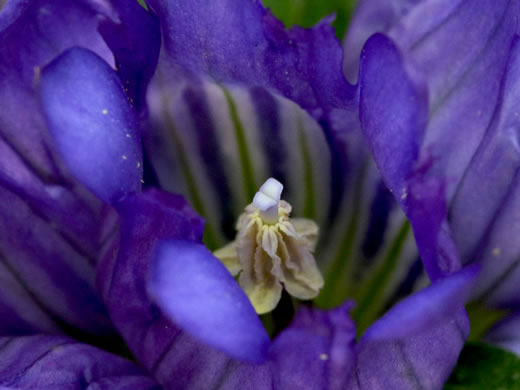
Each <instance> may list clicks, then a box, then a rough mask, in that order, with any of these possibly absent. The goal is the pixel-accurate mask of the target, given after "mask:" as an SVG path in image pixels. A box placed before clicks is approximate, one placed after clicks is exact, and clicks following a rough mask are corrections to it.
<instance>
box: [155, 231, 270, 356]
mask: <svg viewBox="0 0 520 390" xmlns="http://www.w3.org/2000/svg"><path fill="white" fill-rule="evenodd" d="M148 291H149V293H150V295H151V296H152V299H153V300H154V301H155V302H156V303H157V305H158V306H159V308H160V309H161V310H162V311H163V312H164V313H165V315H167V316H168V317H169V318H170V319H171V320H172V322H174V323H175V324H176V325H178V326H179V327H181V328H182V329H184V330H185V331H186V332H188V333H189V334H191V335H192V336H193V337H195V338H197V339H200V340H202V341H203V342H205V343H207V344H209V345H213V346H214V347H216V348H219V349H222V350H224V351H226V352H228V353H229V354H231V355H233V356H235V357H237V358H239V359H242V360H253V361H261V360H263V359H264V356H265V354H266V352H267V346H268V345H269V338H268V336H267V333H266V332H265V329H264V327H263V325H262V323H261V322H260V319H259V318H258V316H257V315H256V312H255V310H254V309H253V307H252V306H251V304H250V303H249V300H248V298H247V297H246V295H245V294H244V293H243V292H242V290H241V289H240V287H239V286H238V284H237V282H236V281H235V280H234V279H233V277H232V276H231V274H230V273H229V272H228V271H227V270H226V268H225V267H224V266H223V265H222V263H221V262H220V261H219V260H218V259H217V258H216V257H214V256H213V255H212V254H211V252H210V251H209V250H208V249H207V248H206V247H204V246H203V245H202V244H198V243H194V242H189V241H166V242H165V243H163V244H161V246H160V247H159V249H158V254H157V258H156V261H155V263H154V265H153V267H152V279H151V282H150V283H149V285H148Z"/></svg>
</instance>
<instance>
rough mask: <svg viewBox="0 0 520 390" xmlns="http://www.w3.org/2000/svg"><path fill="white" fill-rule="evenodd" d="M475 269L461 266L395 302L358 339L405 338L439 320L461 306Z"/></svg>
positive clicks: (468, 293)
mask: <svg viewBox="0 0 520 390" xmlns="http://www.w3.org/2000/svg"><path fill="white" fill-rule="evenodd" d="M479 272H480V269H479V268H478V267H470V268H466V269H463V270H462V271H459V272H457V273H454V274H452V275H450V276H447V277H446V278H444V279H439V280H438V281H436V282H435V283H434V284H433V285H431V286H430V287H427V288H425V289H424V290H421V291H419V292H417V293H415V294H413V295H411V296H410V297H408V298H406V299H405V300H403V301H401V302H399V303H398V304H396V305H395V306H394V307H392V309H391V310H390V311H388V312H387V313H386V314H385V315H384V316H383V317H382V318H380V319H379V320H378V321H376V322H375V323H374V324H373V325H372V326H371V327H370V328H369V329H368V330H367V331H366V332H365V333H364V335H363V337H362V342H368V341H377V340H387V339H394V340H395V339H406V338H407V337H408V336H411V335H413V334H415V333H420V332H421V331H423V330H424V329H425V328H428V327H430V326H432V325H434V324H436V323H438V322H443V321H444V320H445V319H446V318H448V317H449V315H450V314H453V313H457V311H459V310H461V309H463V308H464V304H465V303H466V301H467V300H468V298H469V296H470V294H471V289H472V287H473V285H474V284H475V282H476V280H477V276H478V274H479Z"/></svg>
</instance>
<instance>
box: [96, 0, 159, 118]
mask: <svg viewBox="0 0 520 390" xmlns="http://www.w3.org/2000/svg"><path fill="white" fill-rule="evenodd" d="M111 8H112V9H111V11H113V12H114V13H116V15H114V17H112V18H106V19H104V20H101V22H100V25H99V32H100V33H101V35H102V36H103V38H104V39H105V41H106V43H107V45H108V46H109V47H110V49H111V50H112V52H113V53H114V57H115V59H116V63H117V66H116V69H117V74H118V75H119V78H120V79H121V83H122V84H123V86H124V89H125V93H126V95H127V96H128V99H129V100H130V103H131V104H132V106H133V107H135V109H136V110H137V111H143V110H145V109H146V90H147V87H148V83H149V82H150V79H151V78H152V75H153V73H154V72H155V68H156V66H157V61H158V60H159V51H160V48H161V30H160V26H159V21H158V20H157V17H156V16H155V15H153V14H152V13H151V12H149V11H146V10H145V9H144V7H142V6H141V5H140V4H139V3H138V2H137V1H126V0H112V1H111Z"/></svg>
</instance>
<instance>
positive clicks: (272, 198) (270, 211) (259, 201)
mask: <svg viewBox="0 0 520 390" xmlns="http://www.w3.org/2000/svg"><path fill="white" fill-rule="evenodd" d="M282 191H283V184H282V183H280V182H279V181H278V180H276V179H273V178H272V177H271V178H269V179H267V180H266V182H265V183H264V184H263V185H262V187H260V189H259V190H258V192H257V193H256V194H255V197H254V198H253V205H254V206H255V207H256V208H257V209H258V210H259V211H260V217H261V218H262V220H263V221H264V222H265V223H267V224H270V225H272V224H274V223H276V222H278V206H279V204H280V198H281V195H282Z"/></svg>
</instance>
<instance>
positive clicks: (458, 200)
mask: <svg viewBox="0 0 520 390" xmlns="http://www.w3.org/2000/svg"><path fill="white" fill-rule="evenodd" d="M444 4H445V5H446V6H445V7H444V8H442V7H443V5H444ZM432 7H440V8H438V10H439V11H441V12H433V13H432V12H431V11H432ZM405 8H406V7H404V8H401V11H403V12H398V13H397V14H402V17H401V18H399V17H397V16H396V15H394V16H392V17H391V18H390V19H391V20H392V21H391V22H389V23H390V24H389V27H388V30H387V33H388V34H389V35H390V36H391V37H392V38H393V39H394V40H395V42H396V45H397V46H398V47H399V51H400V53H401V54H400V55H401V57H402V58H403V63H404V64H405V66H404V68H406V72H407V73H408V74H409V75H410V76H409V77H414V76H413V75H414V74H416V73H420V74H422V75H423V76H424V80H425V81H426V83H427V86H428V90H429V118H428V123H427V125H426V126H425V130H424V137H423V138H424V139H423V140H422V141H421V137H420V136H415V137H412V142H416V143H417V142H419V143H422V144H421V145H420V148H419V152H418V153H416V156H417V157H416V158H415V164H410V165H409V168H408V169H407V168H406V167H402V169H401V170H400V177H401V180H403V183H404V185H403V186H402V187H403V189H404V190H405V191H406V192H405V193H404V194H402V193H401V192H397V193H395V192H394V195H395V196H396V197H397V198H398V200H399V197H400V196H405V195H407V194H412V193H415V194H420V193H421V192H422V193H423V194H424V191H423V190H421V187H422V188H423V189H424V188H426V187H428V186H430V185H431V184H432V183H434V182H436V183H437V184H436V186H437V188H440V192H438V195H436V196H435V197H436V198H437V199H436V200H435V201H434V202H432V201H431V199H432V197H429V199H430V200H427V199H426V200H424V201H423V200H421V199H420V198H418V197H415V201H414V202H413V204H412V202H411V201H410V202H406V200H404V199H403V200H402V201H401V204H402V205H403V207H404V209H405V211H406V212H407V215H408V216H409V217H410V219H411V221H412V225H413V226H414V230H415V232H416V235H417V234H418V229H419V226H420V225H423V226H425V224H424V222H425V219H424V218H423V222H421V221H420V219H421V218H422V217H424V216H425V213H424V211H426V210H427V209H428V210H429V211H428V213H429V214H430V216H432V215H435V218H434V219H435V221H436V223H437V224H439V223H440V228H439V229H435V230H437V231H438V236H437V237H435V238H432V239H430V240H429V243H424V242H423V243H422V244H421V242H420V241H421V240H420V239H419V238H418V241H419V246H420V250H421V254H422V257H423V260H425V263H426V265H427V269H428V271H429V274H430V276H432V277H439V276H440V275H442V274H444V273H447V272H452V271H453V270H456V269H457V268H458V267H459V265H458V263H459V262H462V264H470V263H482V264H483V265H484V270H483V272H482V273H481V282H480V283H479V284H478V289H477V291H476V292H475V298H478V299H481V300H486V301H487V302H488V303H491V304H493V305H498V306H508V305H509V306H510V305H516V304H517V303H518V294H517V287H516V285H517V282H516V281H517V280H518V277H520V271H518V267H517V264H518V262H517V259H518V254H519V253H520V252H519V248H518V246H517V245H516V242H517V240H515V239H512V238H511V237H513V236H515V235H516V231H517V229H516V228H515V227H516V225H517V224H516V223H515V221H516V219H517V218H516V217H515V216H516V215H517V214H518V212H517V209H518V205H517V204H516V203H518V202H516V198H517V196H516V186H517V183H516V182H517V179H516V171H517V165H518V164H517V162H518V161H517V160H518V158H517V155H518V151H517V149H518V146H517V143H518V142H517V135H516V132H515V131H513V130H511V129H513V128H514V126H515V123H516V117H515V115H516V114H515V113H516V109H515V108H514V107H515V103H514V102H515V101H516V99H517V95H518V93H517V91H516V85H517V84H518V83H517V80H516V79H517V78H518V77H517V73H518V64H517V62H518V54H517V52H518V44H517V41H518V38H517V37H516V34H517V31H518V23H517V21H516V17H515V16H513V15H516V14H517V13H518V12H519V10H520V2H518V1H510V2H504V3H501V4H500V5H497V4H496V3H495V2H493V1H487V0H471V1H470V0H468V1H465V2H442V1H441V2H435V3H431V4H430V3H429V2H423V3H419V4H417V5H416V6H415V7H411V8H410V9H405ZM477 10H478V11H477ZM426 14H428V15H431V14H434V15H435V17H434V18H432V19H428V23H422V22H421V23H417V21H418V20H424V16H425V15H426ZM483 14H485V15H486V17H485V18H482V15H483ZM421 17H422V19H421ZM390 19H389V20H390ZM366 20H368V19H366ZM359 23H361V24H362V23H363V20H361V21H360V22H359ZM367 26H368V25H365V27H367ZM466 26H472V27H471V34H470V35H466V34H460V33H458V32H459V31H461V29H466ZM358 27H359V26H358ZM358 27H356V28H355V29H357V28H358ZM367 28H368V27H367ZM359 31H361V30H359ZM454 37H456V39H454ZM470 42H480V43H479V44H470ZM440 48H442V53H441V52H439V50H441V49H440ZM361 73H363V70H362V71H361ZM365 82H366V83H369V77H366V80H365ZM391 86H393V79H392V75H389V76H388V77H387V78H386V79H385V80H383V82H381V83H379V84H378V88H380V89H381V91H382V93H381V100H380V105H382V106H384V105H387V104H388V103H389V102H392V101H393V99H394V96H393V93H394V91H393V90H391ZM386 87H389V89H388V90H387V89H386ZM385 91H386V92H385ZM385 96H386V97H385ZM365 103H366V104H364V103H363V102H362V103H361V104H362V106H363V105H364V110H367V105H368V106H372V107H371V108H370V110H373V111H374V112H377V110H378V108H377V107H374V106H373V105H372V104H371V103H370V101H368V102H365ZM370 126H371V124H370V123H365V127H367V128H366V129H365V132H366V133H367V134H368V133H370V134H371V136H370V143H371V144H372V145H377V144H379V143H380V142H382V141H383V139H385V137H386V135H385V134H389V133H392V132H388V133H386V130H387V129H391V126H384V127H383V129H382V131H379V132H378V133H377V134H376V131H375V130H367V129H368V127H370ZM455 130H456V131H455ZM395 140H396V142H397V143H398V144H400V145H398V146H397V148H398V149H399V150H400V152H402V153H404V151H406V150H409V145H410V142H411V141H410V139H409V138H396V139H395ZM497 155H500V159H497V157H496V156H497ZM497 161H498V162H499V163H497ZM498 164H499V165H498ZM379 168H380V169H381V172H382V174H383V176H385V179H386V180H387V181H391V180H392V179H393V177H392V175H393V172H394V169H393V166H392V165H391V164H387V163H380V164H379ZM483 179H485V180H486V182H487V183H488V185H487V186H483V185H482V180H483ZM448 212H449V214H448ZM469 228H470V229H471V233H470V234H468V229H469ZM435 253H436V254H437V255H435ZM459 257H460V260H459Z"/></svg>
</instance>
